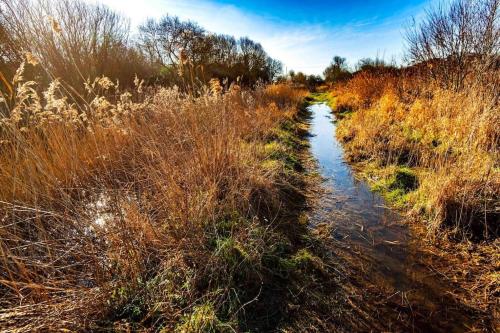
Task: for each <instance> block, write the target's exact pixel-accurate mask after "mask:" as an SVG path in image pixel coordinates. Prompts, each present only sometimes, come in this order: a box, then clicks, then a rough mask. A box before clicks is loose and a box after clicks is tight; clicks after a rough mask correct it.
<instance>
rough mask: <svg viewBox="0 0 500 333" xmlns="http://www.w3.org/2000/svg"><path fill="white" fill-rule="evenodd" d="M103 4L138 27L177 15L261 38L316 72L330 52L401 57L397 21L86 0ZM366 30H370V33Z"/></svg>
mask: <svg viewBox="0 0 500 333" xmlns="http://www.w3.org/2000/svg"><path fill="white" fill-rule="evenodd" d="M87 1H90V2H96V1H98V2H101V3H104V4H106V5H108V6H109V7H111V8H113V9H115V10H117V11H119V12H120V13H122V14H123V15H125V16H128V17H130V18H131V23H132V26H137V25H139V24H140V23H142V22H143V21H144V20H145V19H146V18H148V17H155V18H158V17H161V16H163V15H166V14H170V15H176V16H179V17H180V18H182V19H184V20H188V19H189V20H192V21H195V22H197V23H199V24H200V26H202V27H204V28H205V29H207V30H208V31H211V32H215V33H225V34H230V35H234V36H236V37H242V36H248V37H250V38H252V39H253V40H255V41H258V42H260V43H261V44H262V45H263V47H264V48H265V49H266V51H267V52H268V53H269V54H270V55H271V56H272V57H274V58H276V59H279V60H281V61H282V62H283V63H284V65H285V66H286V68H287V69H294V70H296V71H303V72H305V73H308V74H320V73H321V72H322V71H323V69H324V68H325V67H326V66H327V65H328V64H329V62H330V59H331V58H332V57H333V55H337V54H338V55H341V56H344V57H347V58H348V59H349V60H350V62H351V64H354V63H355V62H356V61H357V60H359V59H360V58H363V57H367V56H372V57H373V56H376V55H377V54H378V55H385V57H386V58H387V59H389V58H391V57H392V56H396V57H400V56H401V53H402V37H401V28H400V27H401V23H402V21H401V19H400V18H395V19H392V20H386V21H382V22H379V23H375V22H376V20H375V18H373V19H372V20H364V21H356V22H350V23H348V24H345V25H343V26H339V25H337V26H336V27H332V26H331V25H318V24H298V25H296V24H291V23H289V22H283V21H279V20H277V19H275V18H269V17H264V16H258V15H254V14H249V13H245V12H243V11H242V10H240V9H238V8H237V7H235V6H233V5H220V4H215V3H214V2H210V1H208V0H192V1H179V0H143V1H136V0H87ZM368 31H369V32H368Z"/></svg>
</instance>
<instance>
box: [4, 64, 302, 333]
mask: <svg viewBox="0 0 500 333" xmlns="http://www.w3.org/2000/svg"><path fill="white" fill-rule="evenodd" d="M22 74H23V69H22V68H21V69H20V70H19V71H18V73H17V76H16V78H15V82H14V86H16V94H15V96H13V98H12V100H9V101H4V104H5V105H7V104H8V105H9V107H8V108H7V107H5V106H4V111H5V112H8V114H7V115H6V116H4V117H3V119H2V127H1V133H0V135H1V146H0V149H1V151H0V210H1V215H2V220H1V222H0V249H1V255H0V257H1V264H0V265H1V270H0V271H1V273H0V299H1V301H0V307H1V308H2V310H0V327H1V328H2V330H6V331H9V330H10V331H16V332H20V331H33V330H55V329H62V328H68V329H83V328H86V329H92V328H94V329H95V328H97V327H103V325H104V326H105V327H109V325H115V328H116V329H127V328H130V327H131V326H130V325H131V324H130V323H129V321H132V322H135V324H134V325H137V326H136V328H138V327H139V328H140V327H143V326H144V327H157V328H158V327H166V328H167V329H173V328H174V327H176V325H177V328H178V329H179V330H180V331H183V330H184V331H189V329H186V326H182V325H180V324H179V323H184V325H189V324H190V322H191V319H190V317H189V316H188V315H189V314H190V313H194V314H196V313H201V314H200V316H201V318H202V319H203V318H205V317H207V316H208V317H210V315H213V318H212V317H211V319H212V320H208V324H206V323H205V321H203V320H202V323H201V324H200V323H199V322H197V321H196V320H198V319H199V318H198V319H196V318H194V319H193V320H194V325H202V326H203V325H205V324H206V325H219V324H220V325H222V326H223V324H222V323H220V322H219V321H218V319H217V317H216V316H215V314H214V313H215V311H219V310H220V309H223V310H224V311H225V312H224V313H231V314H232V315H233V317H231V318H226V320H227V321H229V322H233V323H234V321H235V320H236V319H235V318H237V316H239V315H241V313H240V311H238V309H235V308H231V307H236V306H237V305H238V306H241V307H242V305H243V304H242V303H240V301H241V302H243V301H247V299H246V298H245V297H246V295H238V293H237V292H236V291H235V290H238V287H239V286H242V285H247V287H248V290H249V291H251V290H253V286H251V285H250V283H251V284H255V285H260V283H263V282H262V281H263V279H264V277H263V275H264V274H263V273H262V272H261V263H260V261H261V259H262V256H263V255H264V254H265V253H266V252H267V251H269V247H270V244H271V243H272V239H273V237H276V235H275V233H274V231H273V230H274V227H273V226H271V224H272V223H271V222H272V221H271V222H270V220H271V216H276V214H278V209H279V205H280V202H279V195H278V192H279V191H280V189H279V188H278V186H277V185H276V178H277V175H278V174H279V173H280V172H281V171H282V170H280V167H279V166H278V167H275V168H267V167H265V164H266V163H265V162H266V161H267V160H268V159H269V156H268V154H267V153H266V150H265V149H263V145H264V143H265V142H266V140H269V138H270V136H271V133H272V131H273V129H275V128H276V127H277V126H278V125H279V124H280V123H281V122H283V121H285V120H290V119H292V118H293V117H294V116H295V114H296V112H297V107H298V104H299V103H300V101H301V99H302V98H303V93H302V92H298V91H296V90H293V89H291V88H289V87H287V86H269V87H267V88H258V89H256V90H255V91H241V89H239V87H237V86H233V87H231V88H230V89H229V90H228V91H227V92H224V93H222V89H221V87H220V86H219V85H218V83H217V82H215V81H214V82H213V84H212V87H211V91H206V92H204V93H202V94H201V96H200V97H196V98H194V97H190V96H186V95H183V94H182V93H180V92H179V91H177V90H176V89H165V88H161V89H157V90H155V91H151V92H148V93H145V92H144V91H143V90H144V88H143V87H142V83H141V82H139V81H138V80H136V91H133V92H120V91H119V90H118V88H117V86H116V85H115V83H113V82H112V81H110V80H109V79H107V78H104V77H103V78H99V79H97V80H96V81H94V82H93V83H90V82H89V83H88V84H87V87H86V89H87V93H88V96H90V98H89V97H86V98H85V100H86V101H87V102H85V103H79V104H78V105H76V104H74V103H71V101H72V99H71V98H70V97H69V95H68V93H67V91H66V90H65V87H63V86H62V85H61V84H59V83H58V82H57V81H54V82H52V84H51V85H50V86H49V87H48V89H47V90H46V91H45V92H43V93H40V92H39V90H40V87H38V86H37V84H36V83H34V82H24V81H23V79H22ZM280 182H283V180H282V179H281V180H280ZM264 219H265V220H264ZM266 221H267V222H266ZM240 257H241V258H240ZM234 258H237V259H238V260H233V259H234ZM241 266H243V267H241ZM235 279H236V280H237V281H236V282H235V281H234V280H235ZM238 296H239V297H242V300H239V299H237V297H238ZM252 297H253V296H252ZM200 304H201V305H200ZM228 304H229V305H228ZM200 309H201V310H200ZM240 310H241V309H240ZM197 311H198V312H197ZM207 311H208V313H205V312H207ZM186 316H187V317H186ZM106 320H107V322H106ZM121 320H122V321H121ZM198 321H199V320H198ZM110 322H115V324H110ZM116 323H118V324H116ZM224 325H225V324H224ZM228 325H229V324H228ZM222 326H221V327H222ZM183 327H184V328H183Z"/></svg>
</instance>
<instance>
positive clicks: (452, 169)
mask: <svg viewBox="0 0 500 333" xmlns="http://www.w3.org/2000/svg"><path fill="white" fill-rule="evenodd" d="M497 74H498V73H497ZM492 77H495V75H494V74H493V75H492ZM496 77H498V76H496ZM495 82H496V81H495V79H492V80H491V81H490V84H491V85H486V84H484V83H481V84H479V83H475V82H473V81H472V80H471V82H470V84H469V85H468V87H467V88H466V89H464V90H462V91H458V92H457V91H451V90H446V89H442V88H439V87H436V86H435V85H434V84H431V83H429V82H425V81H424V80H423V79H422V78H421V77H419V76H418V75H406V74H405V72H404V70H403V72H400V73H398V75H392V76H391V75H389V76H387V75H380V76H376V75H371V74H368V73H361V74H360V75H357V76H355V77H354V78H353V79H352V80H351V81H350V82H348V83H347V84H345V85H342V86H339V87H336V88H335V89H334V90H333V91H332V94H333V95H334V98H333V100H334V102H333V103H334V104H335V105H334V106H336V107H337V112H340V115H341V118H342V121H340V123H339V126H338V128H337V131H338V132H337V135H338V136H339V138H340V139H341V140H343V141H344V142H345V147H346V150H347V156H348V157H349V158H350V159H351V160H352V161H363V164H364V165H367V166H368V168H366V169H365V173H366V174H368V175H369V177H370V178H371V179H372V180H371V182H372V183H373V184H374V186H375V188H380V189H382V190H384V189H385V190H386V191H389V192H388V193H387V198H388V199H389V200H393V201H394V202H395V203H396V204H398V205H402V206H406V208H408V209H409V211H410V213H411V216H413V217H414V218H415V220H417V221H420V222H421V221H422V220H423V221H425V223H419V225H420V226H423V228H417V229H420V230H421V229H424V230H423V233H424V234H425V233H426V234H427V236H428V240H429V244H433V246H434V248H433V247H432V246H431V247H429V251H430V252H431V253H433V254H437V255H438V257H439V258H441V259H440V260H438V261H437V263H436V267H435V269H437V270H438V271H440V272H441V273H442V274H443V275H444V276H446V277H448V278H449V279H450V280H452V281H453V282H456V283H459V285H460V286H461V287H463V289H465V290H466V293H465V294H462V295H457V297H460V298H462V300H463V301H464V302H465V303H467V304H471V305H473V306H474V307H479V308H482V309H484V310H488V311H490V312H491V313H492V316H493V318H496V317H497V316H498V314H495V310H492V309H494V308H495V307H496V306H497V305H498V304H497V301H498V299H497V296H498V292H499V290H498V285H499V282H500V279H499V277H498V274H497V271H498V267H499V262H498V256H497V255H496V253H498V249H499V243H498V232H499V224H498V221H499V217H500V211H499V207H500V172H499V171H500V164H499V163H500V155H499V153H500V152H499V147H500V127H499V126H498V124H499V123H500V108H499V104H498V91H497V89H495V87H496V86H497V83H498V82H496V83H495ZM367 162H368V163H367ZM397 170H399V172H400V174H402V175H407V176H408V177H411V178H412V179H413V177H415V178H414V179H416V180H417V186H416V188H412V187H411V186H409V187H408V188H394V187H393V186H394V183H393V184H389V185H386V184H388V183H387V180H388V179H393V178H391V177H394V176H395V175H394V172H395V171H396V172H397ZM396 177H397V175H396ZM384 182H386V183H384ZM399 185H401V184H399ZM403 187H404V185H403ZM457 240H460V242H456V241H457ZM443 263H445V264H443ZM446 263H447V264H446Z"/></svg>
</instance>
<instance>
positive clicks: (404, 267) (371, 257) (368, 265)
mask: <svg viewBox="0 0 500 333" xmlns="http://www.w3.org/2000/svg"><path fill="white" fill-rule="evenodd" d="M310 111H311V113H312V115H313V118H312V123H311V133H312V137H311V139H310V144H311V150H312V154H313V155H314V157H315V158H316V160H317V162H318V167H319V169H320V170H319V171H320V173H321V175H322V177H323V178H324V183H323V186H324V189H325V191H323V193H324V194H322V197H321V198H320V200H318V204H317V207H316V208H315V209H314V210H313V213H312V216H311V221H312V223H313V224H325V223H327V224H330V226H331V229H332V230H333V231H332V236H333V239H334V240H335V242H334V244H335V245H334V246H335V247H338V253H339V256H342V257H343V258H344V259H345V261H346V262H348V263H350V264H352V271H351V272H350V274H351V275H352V274H354V275H356V276H354V277H353V278H354V279H355V280H356V282H355V286H354V287H353V293H354V294H353V299H356V300H357V301H358V302H359V303H360V304H363V303H374V304H371V306H366V308H367V309H368V310H367V313H368V315H369V316H370V319H369V320H367V321H368V322H370V321H372V320H373V321H372V322H371V324H368V325H373V327H366V329H367V330H368V331H370V330H372V331H373V332H376V331H379V330H381V329H383V330H384V331H387V332H395V331H405V332H406V331H408V332H471V331H475V330H474V329H475V328H479V327H481V326H482V325H481V323H478V322H477V320H476V319H474V318H475V316H474V313H473V311H471V310H469V309H467V308H465V307H464V306H462V305H461V304H457V303H456V302H455V301H454V300H453V299H452V297H450V296H449V293H448V292H449V291H452V286H450V285H447V284H446V283H445V282H443V280H442V279H440V278H439V276H438V275H437V273H434V272H432V271H431V270H430V269H429V268H428V266H427V265H425V262H423V261H424V260H425V259H424V257H425V256H424V255H423V254H422V253H420V252H419V249H418V245H416V243H417V242H415V240H414V239H413V238H412V235H411V233H410V231H409V229H408V227H407V226H405V224H404V223H402V218H401V216H400V215H399V214H398V213H397V212H395V211H393V210H391V209H390V208H388V207H387V206H386V205H385V202H384V200H383V198H381V197H380V196H379V195H378V194H376V193H373V192H372V191H371V190H370V189H369V187H368V186H367V184H366V183H365V182H363V181H360V180H358V179H356V178H355V174H354V173H353V170H352V168H351V166H350V165H349V164H347V163H346V162H345V159H344V152H343V148H342V145H341V144H340V143H339V142H338V141H337V139H336V137H335V129H336V125H335V122H334V119H333V117H334V116H333V114H332V112H331V109H330V108H329V107H328V106H327V105H326V104H314V105H312V106H310ZM365 305H367V304H365Z"/></svg>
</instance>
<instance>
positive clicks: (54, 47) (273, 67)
mask: <svg viewBox="0 0 500 333" xmlns="http://www.w3.org/2000/svg"><path fill="white" fill-rule="evenodd" d="M27 57H30V59H31V60H33V61H35V59H36V62H38V63H40V65H41V66H37V68H38V72H37V73H32V74H33V75H34V76H36V79H37V81H40V80H47V81H48V80H51V79H53V78H58V79H60V80H61V81H63V82H64V83H66V84H68V85H70V86H72V87H73V88H75V89H77V90H81V89H83V82H85V81H86V80H87V79H93V78H95V77H98V76H102V75H105V76H108V77H109V78H111V79H113V80H118V81H119V82H120V84H121V85H122V86H130V85H132V84H133V81H134V77H135V75H137V76H138V77H140V78H144V79H149V81H150V82H159V83H165V84H178V85H182V84H184V85H191V84H196V85H197V86H199V85H201V84H205V83H207V82H208V81H209V80H210V79H212V78H218V79H220V80H221V81H222V80H224V79H227V80H228V81H229V82H233V81H236V80H238V79H239V80H240V82H241V83H243V84H247V85H253V84H255V83H256V82H258V81H264V82H270V81H273V80H274V79H275V78H277V77H278V75H279V74H280V73H281V72H282V65H281V63H280V62H279V61H277V60H275V59H272V58H271V57H269V55H268V54H267V53H266V52H265V51H264V49H263V47H262V46H261V45H260V44H259V43H256V42H254V41H252V40H250V39H249V38H241V39H239V40H236V39H235V38H234V37H232V36H227V35H216V34H211V33H207V32H206V31H205V30H204V29H203V28H201V27H200V26H198V25H197V24H196V23H194V22H189V21H188V22H183V21H181V20H179V19H178V18H177V17H172V16H165V17H163V18H161V19H159V20H148V21H147V22H145V23H144V24H143V25H142V26H140V27H139V34H138V36H137V38H131V37H130V23H129V20H128V19H126V18H124V17H122V16H120V15H118V14H117V13H115V12H113V11H112V10H110V9H109V8H108V7H105V6H103V5H92V4H89V3H87V2H84V1H82V0H57V1H53V0H0V73H1V76H3V77H4V79H5V80H3V79H1V77H0V79H1V80H0V89H1V87H2V86H3V85H5V83H4V82H3V81H9V80H10V79H12V77H13V75H14V73H15V71H16V69H17V68H18V67H19V65H20V64H21V62H22V61H24V60H26V59H27ZM33 61H32V62H33ZM28 67H29V68H27V72H26V73H27V74H26V75H28V73H29V72H30V71H35V69H34V67H33V68H31V66H28ZM28 76H29V75H28Z"/></svg>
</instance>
